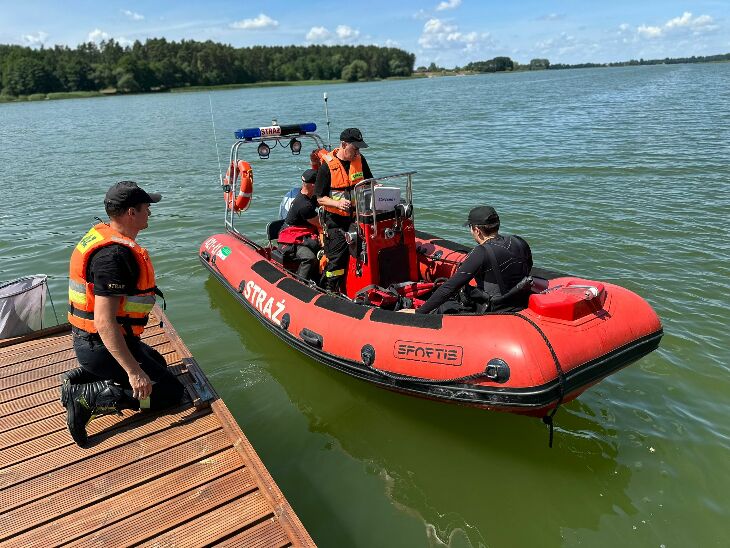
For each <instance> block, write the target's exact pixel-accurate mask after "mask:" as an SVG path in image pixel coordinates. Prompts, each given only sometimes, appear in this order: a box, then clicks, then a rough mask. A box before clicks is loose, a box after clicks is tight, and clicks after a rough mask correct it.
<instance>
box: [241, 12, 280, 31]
mask: <svg viewBox="0 0 730 548" xmlns="http://www.w3.org/2000/svg"><path fill="white" fill-rule="evenodd" d="M278 26H279V21H276V20H275V19H272V18H271V17H269V16H268V15H266V14H264V13H259V15H258V17H255V18H253V19H243V20H241V21H236V22H234V23H231V28H234V29H243V30H260V29H274V28H276V27H278Z"/></svg>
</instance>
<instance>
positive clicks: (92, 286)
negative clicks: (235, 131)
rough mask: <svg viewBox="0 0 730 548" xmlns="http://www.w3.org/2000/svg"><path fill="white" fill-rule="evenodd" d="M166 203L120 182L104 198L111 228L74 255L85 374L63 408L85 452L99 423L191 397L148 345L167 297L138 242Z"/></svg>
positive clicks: (74, 321) (74, 314)
mask: <svg viewBox="0 0 730 548" xmlns="http://www.w3.org/2000/svg"><path fill="white" fill-rule="evenodd" d="M161 198H162V196H161V195H160V194H154V193H153V194H148V193H147V192H145V191H144V190H142V189H141V188H140V187H139V186H137V183H134V182H132V181H121V182H119V183H116V184H115V185H113V186H112V187H111V188H110V189H109V191H108V192H107V193H106V196H105V198H104V207H105V209H106V213H107V215H108V216H109V224H106V223H102V222H100V223H99V224H97V225H95V226H94V227H92V228H91V230H89V232H87V233H86V235H85V236H84V237H83V238H82V239H81V241H80V242H79V243H78V244H77V245H76V247H75V248H74V250H73V253H72V254H71V266H70V275H69V312H68V320H69V322H70V323H71V326H72V328H71V330H72V332H73V343H74V351H75V352H76V357H77V358H78V361H79V363H80V364H81V367H80V368H78V369H73V370H71V371H69V372H67V373H66V374H64V375H63V384H62V385H61V403H63V405H64V406H65V407H66V412H67V417H66V423H67V425H68V429H69V432H70V433H71V436H72V437H73V439H74V441H75V442H76V443H77V444H78V445H79V446H83V445H84V444H85V443H86V440H87V436H86V425H87V423H88V422H89V421H90V420H91V419H92V418H94V417H97V416H100V415H107V414H112V413H119V412H120V411H121V410H122V409H141V408H149V409H163V408H165V407H170V406H173V405H175V404H178V403H180V402H181V400H182V398H183V395H184V389H183V386H182V384H181V383H180V382H179V381H178V380H177V379H176V378H175V376H174V375H173V374H172V373H171V372H170V371H169V370H168V369H167V363H166V361H165V358H163V357H162V355H160V353H159V352H157V351H156V350H155V349H154V348H152V347H150V346H148V345H147V344H145V343H143V342H142V340H141V336H142V332H143V331H144V327H145V325H146V324H147V321H148V319H149V314H150V311H151V310H152V307H153V306H154V304H155V296H156V295H160V296H162V292H161V291H160V290H159V289H158V288H157V286H156V285H155V271H154V268H153V267H152V261H151V260H150V257H149V255H148V253H147V250H146V249H144V248H143V247H140V245H139V244H138V243H137V242H136V241H135V238H136V237H137V234H138V233H139V232H140V231H141V230H144V229H145V228H147V224H148V220H149V217H150V215H151V212H150V204H152V203H157V202H159V201H160V199H161Z"/></svg>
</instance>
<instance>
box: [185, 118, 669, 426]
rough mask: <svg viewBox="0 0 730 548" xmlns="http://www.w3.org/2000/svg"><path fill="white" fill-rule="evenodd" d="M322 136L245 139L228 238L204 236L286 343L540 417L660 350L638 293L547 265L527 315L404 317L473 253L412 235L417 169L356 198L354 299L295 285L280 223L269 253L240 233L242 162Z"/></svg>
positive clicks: (231, 187)
mask: <svg viewBox="0 0 730 548" xmlns="http://www.w3.org/2000/svg"><path fill="white" fill-rule="evenodd" d="M315 129H316V128H315V127H314V124H301V125H295V126H269V127H263V128H252V129H249V130H240V131H238V132H236V138H237V139H236V142H235V143H234V145H233V147H232V149H231V163H230V166H231V168H230V169H229V173H228V176H227V178H226V180H225V181H223V186H224V188H223V190H224V195H225V197H226V217H225V218H226V231H225V232H223V233H221V234H215V235H212V236H210V237H209V238H207V239H206V240H205V241H204V242H203V244H202V245H201V247H200V252H199V255H200V259H201V262H202V263H203V264H204V265H205V266H206V268H208V270H210V272H211V273H212V274H213V275H214V276H215V277H216V278H217V279H218V280H219V281H220V282H221V283H222V284H223V285H224V286H225V287H227V288H228V289H229V290H230V292H231V293H232V294H233V295H234V296H235V297H236V299H237V300H238V301H239V302H240V303H241V305H242V306H243V307H244V308H245V309H246V310H247V311H248V312H250V313H251V314H253V315H254V316H255V317H256V318H258V319H259V321H261V322H262V323H263V324H264V325H265V326H266V327H267V328H268V329H269V330H270V331H272V332H273V333H274V334H276V335H277V336H278V337H280V338H281V339H282V340H283V341H284V342H286V343H288V344H290V345H292V346H293V347H295V348H297V349H299V350H301V351H302V352H303V353H305V354H307V355H308V356H311V357H312V358H314V359H316V360H318V361H320V362H322V363H324V364H326V365H328V366H330V367H333V368H335V369H339V370H340V371H343V372H345V373H348V374H350V375H353V376H355V377H359V378H361V379H364V380H367V381H370V382H372V383H375V384H378V385H380V386H382V387H384V388H388V389H390V390H396V391H400V392H403V393H407V394H411V395H416V396H422V397H427V398H433V399H438V400H443V401H448V402H456V403H461V404H467V405H472V406H479V407H484V408H487V409H494V410H501V411H509V412H514V413H523V414H529V415H536V416H543V417H544V416H548V415H549V414H550V415H551V413H550V411H551V410H554V409H556V408H557V406H558V405H560V404H561V403H564V402H567V401H570V400H572V399H574V398H575V397H577V396H578V395H579V394H581V393H582V392H583V391H585V390H586V389H587V388H588V387H590V386H591V385H593V384H595V383H597V382H598V381H600V380H601V379H603V378H604V377H606V376H607V375H610V374H612V373H614V372H616V371H618V370H619V369H621V368H623V367H625V366H627V365H629V364H631V363H632V362H634V361H636V360H638V359H639V358H641V357H642V356H645V355H646V354H648V353H649V352H651V351H652V350H654V349H655V348H657V346H658V345H659V341H660V339H661V337H662V327H661V323H660V321H659V318H658V317H657V315H656V314H655V313H654V311H653V310H652V308H651V307H650V306H649V305H648V304H647V302H646V301H644V300H643V299H642V298H641V297H639V296H638V295H636V294H635V293H632V292H631V291H629V290H627V289H624V288H622V287H619V286H616V285H612V284H608V283H602V282H599V281H594V280H585V279H581V278H576V277H573V276H565V275H561V274H558V273H554V272H550V271H547V270H542V269H538V268H535V269H533V271H532V273H531V274H532V278H533V287H532V294H531V295H530V297H529V305H528V307H527V308H526V309H524V310H521V311H518V312H510V313H487V314H481V315H479V314H474V313H470V314H457V315H439V314H426V315H420V314H401V313H398V312H395V311H394V310H393V309H394V308H397V306H398V305H399V304H402V303H403V302H406V303H408V304H411V305H415V306H417V305H418V304H419V303H421V302H422V300H423V299H425V298H427V297H428V294H429V292H430V291H432V290H433V288H434V287H435V286H436V285H437V284H438V283H439V282H440V281H442V280H443V279H446V278H448V277H449V276H450V275H451V274H452V273H453V272H454V270H455V269H456V267H457V266H458V264H459V262H460V261H461V260H462V259H463V257H464V256H465V254H466V253H467V252H468V251H469V250H468V249H467V248H465V247H464V246H461V245H459V244H456V243H454V242H451V241H448V240H444V239H440V238H438V237H437V236H433V235H430V234H426V233H423V232H420V231H417V230H415V228H414V214H413V205H412V177H413V172H409V173H402V174H397V175H392V176H389V177H384V178H380V179H372V180H367V181H363V182H361V183H359V184H358V185H357V187H356V188H355V190H354V200H353V202H354V203H356V204H357V205H356V222H355V223H354V225H353V229H352V232H351V234H350V235H349V240H350V241H351V242H352V243H351V246H350V247H351V258H350V265H349V270H348V273H347V279H346V288H347V289H346V293H347V294H345V295H340V294H332V293H327V292H325V291H324V290H322V289H321V288H319V287H318V286H316V285H315V284H313V283H312V282H307V281H305V280H302V279H299V278H297V276H296V274H295V272H296V264H292V263H291V262H290V261H289V260H287V259H286V258H285V255H282V253H281V251H280V249H279V247H278V246H277V244H276V236H277V234H278V229H279V228H280V226H281V221H274V222H272V223H270V224H269V226H268V227H267V233H268V234H267V237H268V240H269V241H268V243H267V244H265V245H261V244H259V243H256V242H255V241H254V240H253V239H252V237H251V236H250V235H245V234H243V233H242V232H240V231H239V230H237V229H236V228H234V226H233V225H234V220H236V215H235V214H236V213H237V211H245V209H247V208H248V206H249V205H250V204H249V202H250V200H245V199H244V200H238V205H237V204H236V200H237V199H238V198H239V196H240V195H241V194H252V193H253V187H252V177H250V175H251V173H250V171H248V172H247V170H248V169H249V168H247V167H246V166H247V165H248V164H246V165H242V164H240V159H239V156H238V154H239V148H240V147H241V146H242V145H244V144H248V143H258V144H259V149H258V152H259V156H262V154H261V153H262V147H261V144H262V143H263V144H264V145H265V146H266V148H268V149H269V150H266V148H264V150H263V152H265V153H266V156H268V152H270V150H271V149H273V148H274V146H275V145H276V144H279V143H280V142H281V144H282V145H283V146H286V147H289V148H291V149H292V150H294V148H295V147H296V146H297V145H296V144H294V143H295V142H299V143H300V144H299V147H301V142H300V141H299V140H300V139H304V138H309V139H313V140H314V141H315V145H316V148H317V149H323V148H324V145H323V142H322V141H321V139H320V138H319V137H318V136H317V134H316V133H314V131H315ZM266 142H269V143H273V146H271V147H269V145H268V144H266ZM285 143H288V144H285ZM316 161H317V160H316V157H315V155H313V162H314V163H315V164H316ZM244 164H245V162H244ZM239 165H240V169H239ZM241 172H243V175H247V176H248V177H244V179H245V180H244V183H245V185H244V186H245V188H244V190H245V191H247V192H238V188H237V181H238V180H239V178H240V176H241V174H242V173H241ZM244 198H246V196H244ZM553 412H554V411H553Z"/></svg>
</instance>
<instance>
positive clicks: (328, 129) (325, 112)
mask: <svg viewBox="0 0 730 548" xmlns="http://www.w3.org/2000/svg"><path fill="white" fill-rule="evenodd" d="M324 117H325V118H326V119H327V148H328V149H330V150H331V149H332V139H330V113H329V111H328V110H327V92H326V91H325V92H324Z"/></svg>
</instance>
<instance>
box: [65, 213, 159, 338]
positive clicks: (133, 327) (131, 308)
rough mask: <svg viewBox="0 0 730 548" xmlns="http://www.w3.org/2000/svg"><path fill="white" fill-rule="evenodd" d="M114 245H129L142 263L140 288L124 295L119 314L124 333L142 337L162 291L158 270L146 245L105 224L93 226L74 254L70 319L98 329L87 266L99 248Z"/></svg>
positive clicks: (91, 329) (93, 330)
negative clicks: (156, 282) (156, 296)
mask: <svg viewBox="0 0 730 548" xmlns="http://www.w3.org/2000/svg"><path fill="white" fill-rule="evenodd" d="M112 244H121V245H123V246H126V247H127V248H129V249H130V250H131V251H132V255H133V256H134V258H135V260H136V261H137V265H138V266H139V278H138V279H137V284H136V288H135V290H134V292H133V294H131V295H124V296H122V298H121V300H120V301H119V308H118V309H117V314H116V318H117V322H118V323H119V327H120V329H121V330H122V333H123V334H124V335H127V336H135V337H139V336H140V335H142V331H144V326H145V325H146V324H147V320H148V318H149V315H150V311H151V310H152V307H153V306H154V304H155V295H156V294H157V295H161V294H162V293H161V292H160V290H159V289H157V286H155V269H154V268H153V267H152V261H151V260H150V257H149V255H148V253H147V250H146V249H145V248H143V247H141V246H140V245H139V244H137V243H136V242H135V241H134V240H131V239H130V238H127V237H126V236H123V235H122V234H120V233H119V232H117V231H116V230H114V229H113V228H112V227H110V226H109V225H106V224H104V223H99V224H97V225H95V226H93V227H92V228H91V230H89V231H88V232H87V233H86V236H84V237H83V238H81V241H80V242H79V243H78V244H77V245H76V247H75V248H74V250H73V253H71V266H70V268H69V280H68V321H69V323H70V324H71V325H73V326H75V327H77V328H79V329H83V330H84V331H86V332H88V333H96V332H97V329H96V327H95V326H94V301H95V299H94V284H93V283H90V282H89V281H88V280H87V279H86V267H87V266H88V264H89V259H90V258H91V256H92V255H93V254H94V252H95V251H96V250H98V249H101V248H102V247H104V246H107V245H112Z"/></svg>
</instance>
